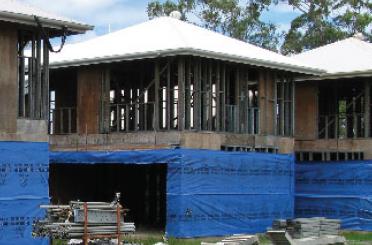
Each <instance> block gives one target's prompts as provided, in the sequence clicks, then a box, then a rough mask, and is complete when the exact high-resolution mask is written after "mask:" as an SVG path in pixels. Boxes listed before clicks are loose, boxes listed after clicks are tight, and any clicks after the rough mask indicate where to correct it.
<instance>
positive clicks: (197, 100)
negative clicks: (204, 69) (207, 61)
mask: <svg viewBox="0 0 372 245" xmlns="http://www.w3.org/2000/svg"><path fill="white" fill-rule="evenodd" d="M194 62H195V63H194V99H193V100H194V128H195V129H196V130H198V131H199V130H200V128H201V127H200V107H201V104H200V92H201V91H200V90H201V83H200V58H196V59H195V61H194Z"/></svg>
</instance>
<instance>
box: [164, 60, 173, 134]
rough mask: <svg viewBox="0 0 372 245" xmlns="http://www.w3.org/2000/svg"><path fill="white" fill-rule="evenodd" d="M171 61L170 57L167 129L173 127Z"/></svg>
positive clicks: (168, 67)
mask: <svg viewBox="0 0 372 245" xmlns="http://www.w3.org/2000/svg"><path fill="white" fill-rule="evenodd" d="M170 76H171V61H170V60H169V59H168V66H167V110H166V111H167V113H166V120H167V130H170V129H171V127H172V126H171V115H172V112H171V103H173V101H172V100H171V98H172V97H171V78H170Z"/></svg>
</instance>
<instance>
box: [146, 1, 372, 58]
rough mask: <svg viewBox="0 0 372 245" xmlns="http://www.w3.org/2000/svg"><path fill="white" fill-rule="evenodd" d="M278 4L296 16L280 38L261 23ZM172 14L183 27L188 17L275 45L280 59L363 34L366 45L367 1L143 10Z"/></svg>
mask: <svg viewBox="0 0 372 245" xmlns="http://www.w3.org/2000/svg"><path fill="white" fill-rule="evenodd" d="M278 3H285V4H288V5H290V6H292V7H293V8H294V9H296V10H297V11H298V12H300V14H299V15H298V16H297V17H296V18H295V19H293V20H292V22H291V27H290V29H289V30H288V31H287V32H286V33H281V32H279V31H278V27H277V26H276V25H274V24H273V23H266V22H264V21H262V18H261V17H262V13H263V12H264V11H265V10H268V8H269V6H272V5H273V4H278ZM174 10H177V11H179V12H180V13H181V14H182V19H183V20H185V21H191V20H190V19H192V18H190V19H189V16H193V17H194V18H193V19H194V21H195V19H196V20H197V21H196V22H197V24H200V25H202V26H204V27H206V28H208V29H211V30H214V31H218V32H220V33H222V34H224V35H227V36H230V37H234V38H237V39H240V40H243V41H246V42H249V43H252V44H255V45H258V46H261V47H263V48H267V49H271V50H277V49H278V47H279V44H281V47H280V50H281V52H282V53H284V54H291V53H299V52H302V51H304V50H309V49H313V48H316V47H319V46H322V45H325V44H328V43H332V42H335V41H337V40H340V39H343V38H345V37H349V36H352V35H354V34H355V33H363V34H364V36H366V37H367V38H368V39H369V40H370V41H372V2H371V1H370V0H245V1H243V0H173V1H172V0H166V1H165V2H160V1H159V0H152V1H151V2H150V3H149V4H148V7H147V13H148V16H149V18H150V19H152V18H154V17H157V16H164V15H165V16H167V15H169V14H170V13H171V12H172V11H174ZM283 37H284V38H283ZM281 42H282V43H281Z"/></svg>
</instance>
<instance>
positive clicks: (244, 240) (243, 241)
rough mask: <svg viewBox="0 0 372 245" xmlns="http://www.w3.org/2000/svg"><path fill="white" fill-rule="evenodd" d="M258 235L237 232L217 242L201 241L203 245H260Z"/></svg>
mask: <svg viewBox="0 0 372 245" xmlns="http://www.w3.org/2000/svg"><path fill="white" fill-rule="evenodd" d="M258 244H259V241H258V237H257V236H256V235H247V234H236V235H232V236H229V237H226V238H224V239H222V240H221V241H220V242H217V243H210V242H201V245H258Z"/></svg>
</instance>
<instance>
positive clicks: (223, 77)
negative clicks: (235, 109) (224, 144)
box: [221, 64, 226, 131]
mask: <svg viewBox="0 0 372 245" xmlns="http://www.w3.org/2000/svg"><path fill="white" fill-rule="evenodd" d="M221 91H222V103H221V117H222V122H221V131H225V130H226V65H225V64H222V71H221Z"/></svg>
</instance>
